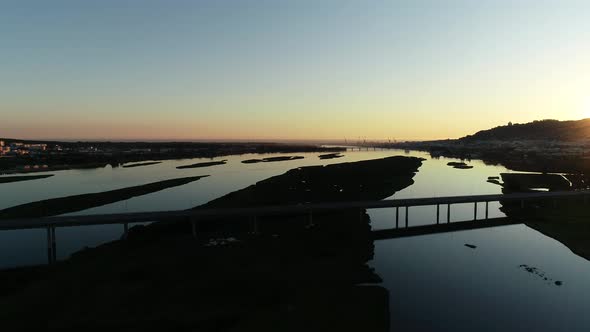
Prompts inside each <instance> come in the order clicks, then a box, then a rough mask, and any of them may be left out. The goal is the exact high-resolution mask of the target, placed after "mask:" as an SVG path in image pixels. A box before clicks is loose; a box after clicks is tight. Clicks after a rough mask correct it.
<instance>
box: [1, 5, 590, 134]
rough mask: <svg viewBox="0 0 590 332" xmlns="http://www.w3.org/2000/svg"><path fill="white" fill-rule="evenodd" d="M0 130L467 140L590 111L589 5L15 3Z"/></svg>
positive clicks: (8, 26)
mask: <svg viewBox="0 0 590 332" xmlns="http://www.w3.org/2000/svg"><path fill="white" fill-rule="evenodd" d="M0 40H2V43H1V44H0V73H1V76H0V137H8V138H18V139H56V140H58V139H66V140H76V139H80V140H101V139H105V140H204V139H207V140H304V139H313V140H326V139H330V140H344V138H348V139H349V140H351V141H356V140H358V138H359V137H360V138H361V139H364V138H366V139H382V140H386V139H397V140H419V139H424V140H428V139H445V138H458V137H462V136H465V135H468V134H472V133H474V132H476V131H478V130H482V129H488V128H491V127H495V126H498V125H504V124H506V123H508V122H514V123H523V122H529V121H533V120H540V119H558V120H578V119H582V118H588V117H590V92H589V91H588V87H590V61H588V59H590V2H589V1H582V0H579V1H578V0H536V1H533V0H512V1H508V0H496V1H490V0H481V1H471V0H453V1H451V0H448V1H442V0H441V1H436V0H413V1H385V0H373V1H369V0H365V1H346V0H338V1H337V0H324V1H320V0H315V1H311V0H301V1H295V0H293V1H281V0H273V1H270V0H243V1H229V0H216V1H209V0H203V1H183V0H177V1H155V0H145V1H140V0H116V1H115V0H103V1H95V2H94V1H74V0H55V1H41V0H39V1H6V2H2V3H0Z"/></svg>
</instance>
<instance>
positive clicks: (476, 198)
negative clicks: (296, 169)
mask: <svg viewBox="0 0 590 332" xmlns="http://www.w3.org/2000/svg"><path fill="white" fill-rule="evenodd" d="M580 196H581V197H584V200H586V199H587V198H588V197H589V196H590V190H584V191H555V192H534V193H513V194H492V195H469V196H447V197H427V198H407V199H389V200H381V201H355V202H326V203H314V204H298V205H275V206H262V207H248V208H213V209H196V210H177V211H155V212H135V213H118V214H97V215H82V216H56V217H45V218H20V219H5V220H0V231H2V230H24V229H43V228H45V229H47V248H48V257H49V262H50V263H51V262H54V261H55V259H56V243H55V242H56V240H55V229H56V228H59V227H74V226H91V225H115V224H119V225H123V227H124V232H125V233H126V232H127V231H128V227H129V224H133V223H145V222H156V221H157V222H177V221H190V222H191V223H192V230H193V235H194V236H196V235H197V234H196V224H197V223H198V222H199V221H205V220H213V219H223V218H227V217H251V218H252V220H253V221H254V222H253V227H254V231H255V232H256V230H257V228H258V226H257V220H256V218H257V217H263V216H273V215H274V216H280V215H293V214H309V215H310V220H311V218H312V215H313V213H314V212H325V211H334V210H345V209H381V208H396V214H395V215H396V217H395V220H396V227H397V225H398V223H399V208H404V209H405V226H406V227H408V215H409V211H408V208H410V207H414V206H436V212H437V213H436V220H437V223H438V222H439V221H440V206H441V205H447V216H446V217H447V218H446V221H447V222H450V220H451V205H453V204H465V203H474V220H476V219H477V207H478V203H485V219H488V203H489V202H496V201H519V202H520V204H521V205H522V206H524V205H525V203H526V201H530V200H538V199H560V198H569V197H580Z"/></svg>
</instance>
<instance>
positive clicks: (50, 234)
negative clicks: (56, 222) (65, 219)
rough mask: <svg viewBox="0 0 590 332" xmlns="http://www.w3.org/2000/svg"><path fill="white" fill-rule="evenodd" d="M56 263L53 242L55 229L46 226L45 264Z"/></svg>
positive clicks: (55, 251) (55, 250)
mask: <svg viewBox="0 0 590 332" xmlns="http://www.w3.org/2000/svg"><path fill="white" fill-rule="evenodd" d="M56 261H57V245H56V240H55V227H51V226H47V262H48V264H53V263H55V262H56Z"/></svg>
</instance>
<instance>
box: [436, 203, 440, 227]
mask: <svg viewBox="0 0 590 332" xmlns="http://www.w3.org/2000/svg"><path fill="white" fill-rule="evenodd" d="M436 223H437V224H438V223H440V204H436Z"/></svg>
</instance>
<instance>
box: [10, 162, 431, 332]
mask: <svg viewBox="0 0 590 332" xmlns="http://www.w3.org/2000/svg"><path fill="white" fill-rule="evenodd" d="M421 162H422V160H421V159H418V158H407V157H392V158H385V159H379V160H371V161H363V162H358V163H344V164H335V165H329V166H319V167H303V168H299V169H295V170H291V171H289V172H287V173H285V174H283V175H279V176H276V177H272V178H269V179H267V180H264V181H261V182H258V183H257V184H255V185H252V186H249V187H247V188H244V189H242V190H239V191H237V192H235V193H232V194H228V195H226V196H223V197H221V198H219V199H216V200H214V201H212V202H210V203H208V204H206V205H205V206H203V207H207V208H209V207H240V206H258V205H267V204H298V203H307V202H311V203H314V202H320V201H336V200H341V201H342V200H357V199H383V198H386V197H388V196H390V195H392V194H393V193H395V192H396V191H398V190H401V189H403V188H405V187H407V186H409V185H411V184H412V183H413V180H412V178H413V176H414V174H415V172H417V170H418V168H419V167H420V165H421ZM203 207H197V208H203ZM259 223H260V227H259V230H258V233H257V234H251V233H248V231H249V230H250V229H251V228H250V227H249V223H248V220H240V219H232V220H220V221H217V222H210V223H203V224H201V223H200V224H199V227H198V234H199V237H198V239H194V238H193V237H192V236H191V227H190V224H189V223H184V222H182V223H181V222H179V223H176V224H158V223H156V224H152V225H150V226H136V227H133V228H132V229H131V230H130V232H129V234H128V236H127V239H126V240H121V241H114V242H111V243H108V244H105V245H102V246H100V247H97V248H94V249H88V250H84V251H81V252H79V253H77V254H75V255H73V257H72V258H71V259H69V260H67V261H65V262H61V263H59V264H57V265H54V266H52V267H49V268H31V269H17V270H12V271H4V272H1V273H0V319H1V320H2V322H3V323H2V324H3V326H4V327H6V328H7V329H10V330H11V331H15V330H26V329H31V328H34V329H35V328H36V329H38V330H48V329H49V330H60V331H79V330H81V329H83V330H87V331H121V330H124V331H162V330H170V331H383V332H385V331H389V329H390V326H389V317H390V310H393V309H394V308H389V294H388V291H387V290H386V289H385V288H383V287H381V286H379V285H378V283H379V282H380V278H379V276H378V274H377V272H376V271H373V270H372V269H370V268H369V266H368V265H367V262H368V261H369V260H371V259H372V257H373V250H374V246H373V239H372V236H371V229H370V219H369V216H368V215H367V214H366V212H365V211H359V210H358V209H354V210H350V211H339V212H330V213H321V214H318V215H315V214H314V216H313V221H312V222H310V219H309V218H308V216H298V215H293V216H285V217H267V218H263V219H260V220H259ZM31 317H35V319H30V318H31Z"/></svg>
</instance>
